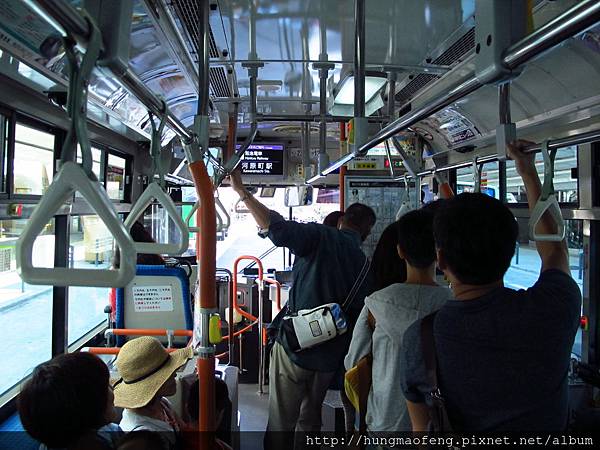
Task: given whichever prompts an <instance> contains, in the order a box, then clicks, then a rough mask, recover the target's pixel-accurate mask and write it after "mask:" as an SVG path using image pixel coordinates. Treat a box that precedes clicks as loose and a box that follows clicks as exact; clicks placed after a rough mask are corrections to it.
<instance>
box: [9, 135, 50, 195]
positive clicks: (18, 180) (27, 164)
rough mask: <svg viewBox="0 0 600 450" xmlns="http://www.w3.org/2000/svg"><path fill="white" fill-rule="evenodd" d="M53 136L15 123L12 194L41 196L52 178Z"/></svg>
mask: <svg viewBox="0 0 600 450" xmlns="http://www.w3.org/2000/svg"><path fill="white" fill-rule="evenodd" d="M54 140H55V136H54V135H53V134H50V133H46V132H45V131H41V130H37V129H35V128H31V127H28V126H25V125H22V124H20V123H17V125H16V130H15V156H14V182H13V194H21V195H42V194H43V193H44V192H45V191H46V189H47V188H48V186H49V185H50V182H51V181H52V177H53V174H54V172H53V169H52V165H53V151H54Z"/></svg>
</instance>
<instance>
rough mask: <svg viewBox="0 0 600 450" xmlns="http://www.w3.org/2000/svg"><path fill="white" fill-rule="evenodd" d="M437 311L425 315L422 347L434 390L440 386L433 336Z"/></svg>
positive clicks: (422, 326) (422, 323)
mask: <svg viewBox="0 0 600 450" xmlns="http://www.w3.org/2000/svg"><path fill="white" fill-rule="evenodd" d="M435 315H436V313H435V312H434V313H432V314H429V315H428V316H425V317H424V318H423V320H422V321H421V347H422V350H423V358H424V359H425V368H426V369H427V376H428V377H429V383H430V385H431V387H432V389H433V390H436V389H437V388H438V379H437V358H436V355H435V341H434V337H433V321H434V320H435Z"/></svg>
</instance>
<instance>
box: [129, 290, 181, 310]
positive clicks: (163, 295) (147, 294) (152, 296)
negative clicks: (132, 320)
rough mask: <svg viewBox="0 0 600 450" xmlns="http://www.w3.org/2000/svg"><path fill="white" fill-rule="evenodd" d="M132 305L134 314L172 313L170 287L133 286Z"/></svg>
mask: <svg viewBox="0 0 600 450" xmlns="http://www.w3.org/2000/svg"><path fill="white" fill-rule="evenodd" d="M133 305H134V309H135V312H166V311H173V293H172V292H171V286H134V287H133Z"/></svg>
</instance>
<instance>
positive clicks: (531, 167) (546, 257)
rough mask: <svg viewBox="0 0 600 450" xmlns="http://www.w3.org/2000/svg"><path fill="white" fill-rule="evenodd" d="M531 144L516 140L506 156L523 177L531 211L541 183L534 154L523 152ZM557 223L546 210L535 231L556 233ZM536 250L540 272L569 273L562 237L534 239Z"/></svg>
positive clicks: (539, 191) (538, 195) (566, 251)
mask: <svg viewBox="0 0 600 450" xmlns="http://www.w3.org/2000/svg"><path fill="white" fill-rule="evenodd" d="M529 144H532V143H531V142H527V141H523V140H518V141H516V142H514V143H512V144H510V145H509V146H508V156H509V157H510V158H511V159H512V160H513V161H514V162H515V167H516V168H517V172H518V173H519V175H521V178H523V183H525V190H526V191H527V202H528V203H529V212H533V209H534V208H535V205H536V203H537V201H538V199H539V198H540V195H541V193H542V185H541V183H540V178H539V176H538V173H537V170H536V168H535V154H533V153H524V152H523V149H524V148H525V147H526V146H527V145H529ZM557 228H558V224H557V223H556V222H555V221H554V220H553V219H552V216H551V215H550V213H549V212H548V211H546V212H545V213H544V214H543V215H542V217H541V219H540V221H539V222H538V224H537V228H536V229H537V231H538V232H539V233H541V234H552V233H556V230H557ZM535 245H536V247H537V251H538V253H539V255H540V258H541V259H542V270H541V271H542V272H544V271H546V270H549V269H558V270H561V271H563V272H565V273H566V274H567V275H569V276H570V275H571V271H570V270H569V253H568V250H567V244H566V242H565V240H564V239H563V240H562V241H561V242H547V241H536V243H535Z"/></svg>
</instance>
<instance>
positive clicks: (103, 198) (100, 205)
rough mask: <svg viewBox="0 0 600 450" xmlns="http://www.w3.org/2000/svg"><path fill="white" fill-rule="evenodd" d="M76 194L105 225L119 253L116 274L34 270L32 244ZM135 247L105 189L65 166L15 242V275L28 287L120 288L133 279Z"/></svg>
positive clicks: (71, 165)
mask: <svg viewBox="0 0 600 450" xmlns="http://www.w3.org/2000/svg"><path fill="white" fill-rule="evenodd" d="M75 191H77V192H79V193H80V194H81V195H82V196H83V198H84V199H85V200H87V202H88V203H89V205H90V206H91V207H92V209H93V211H94V212H95V213H96V214H97V215H98V216H99V217H100V220H102V222H104V225H106V227H107V228H108V230H109V231H110V233H111V234H112V236H113V238H114V239H115V242H116V244H117V246H118V247H119V249H120V251H121V263H120V267H119V269H117V270H96V269H70V268H65V267H54V268H43V267H33V262H32V258H33V244H34V242H35V239H36V238H37V237H38V236H39V234H40V233H41V232H42V230H43V229H44V227H45V226H46V224H47V223H48V222H49V221H50V220H51V219H52V217H53V216H54V215H55V213H56V212H57V211H58V210H59V209H60V208H61V206H63V204H64V203H65V201H67V200H68V199H69V198H71V197H72V196H73V192H75ZM135 253H136V252H135V247H134V245H133V241H132V240H131V237H130V236H129V233H127V230H126V229H125V227H124V225H123V223H122V222H121V221H120V220H119V217H118V215H117V212H116V211H115V208H114V206H113V204H112V202H111V201H110V199H109V198H108V195H107V194H106V191H105V190H104V188H103V187H102V186H101V185H100V184H99V183H98V182H97V181H92V180H90V179H89V178H88V176H87V175H86V173H85V172H84V170H83V169H82V168H81V167H80V166H78V165H77V164H75V163H73V162H65V163H63V164H62V166H61V168H60V170H59V171H58V173H57V174H56V176H55V177H54V181H53V182H52V184H51V185H50V186H49V187H48V190H47V191H46V193H45V194H44V196H43V197H42V199H41V201H40V203H39V204H38V205H37V206H36V208H35V210H34V211H33V213H32V215H31V217H30V218H29V220H28V221H27V223H26V224H25V228H24V229H23V233H22V234H21V237H20V238H19V240H18V241H17V245H16V260H17V271H18V273H19V275H20V276H21V278H22V279H23V281H25V282H26V283H30V284H43V285H53V286H98V287H123V286H125V285H127V283H129V282H130V281H131V280H132V279H133V277H134V276H135V261H136V256H135Z"/></svg>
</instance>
